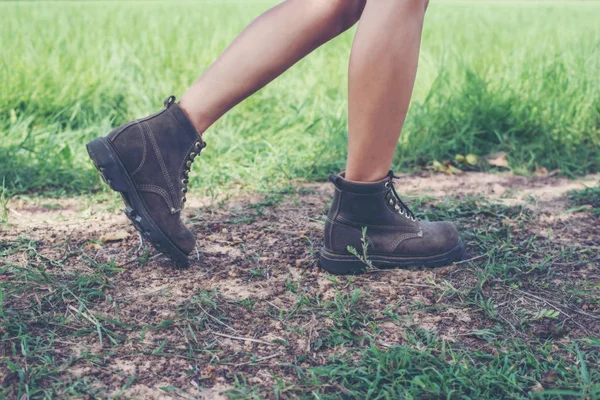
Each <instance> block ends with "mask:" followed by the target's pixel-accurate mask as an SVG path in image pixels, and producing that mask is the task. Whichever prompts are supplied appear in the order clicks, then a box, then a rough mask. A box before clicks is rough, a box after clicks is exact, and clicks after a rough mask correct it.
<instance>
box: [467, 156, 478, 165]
mask: <svg viewBox="0 0 600 400" xmlns="http://www.w3.org/2000/svg"><path fill="white" fill-rule="evenodd" d="M465 161H466V162H467V164H469V165H476V164H477V162H478V161H479V158H478V157H477V156H476V155H475V154H467V156H466V157H465Z"/></svg>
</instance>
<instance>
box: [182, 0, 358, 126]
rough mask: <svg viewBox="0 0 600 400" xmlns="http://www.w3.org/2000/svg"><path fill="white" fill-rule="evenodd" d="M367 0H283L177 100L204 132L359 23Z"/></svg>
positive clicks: (249, 27) (260, 18) (246, 31)
mask: <svg viewBox="0 0 600 400" xmlns="http://www.w3.org/2000/svg"><path fill="white" fill-rule="evenodd" d="M365 1H366V0H287V1H286V2H284V3H282V4H280V5H278V6H276V7H274V8H272V9H271V10H269V11H267V12H266V13H265V14H263V15H261V16H260V17H259V18H257V19H256V20H255V21H254V22H253V23H252V24H250V25H249V26H248V27H247V28H246V29H245V30H244V31H243V32H242V33H241V34H240V35H239V36H238V37H237V38H236V39H235V40H234V41H233V43H232V44H231V45H230V46H229V47H228V48H227V50H225V52H224V53H223V54H222V55H221V56H220V57H219V58H218V59H217V60H216V61H215V63H214V64H213V65H212V66H211V67H210V68H209V69H208V70H207V71H206V72H205V73H204V74H203V75H202V76H201V77H200V78H199V79H198V80H197V81H196V82H195V83H194V85H192V87H191V88H189V89H188V91H187V92H186V93H185V95H184V96H183V97H182V99H181V101H180V106H181V107H182V108H183V109H184V110H185V112H186V113H187V114H188V116H189V117H190V119H191V120H192V122H193V124H194V126H195V127H196V129H197V130H198V132H200V133H202V132H204V131H205V130H206V129H207V128H208V127H209V126H210V125H212V124H213V123H214V122H215V121H216V120H217V119H219V118H220V117H221V116H222V115H223V114H225V113H226V112H227V111H229V110H230V109H231V108H233V107H234V106H235V105H236V104H238V103H239V102H240V101H242V100H244V99H245V98H246V97H248V96H250V95H251V94H252V93H254V92H256V91H257V90H259V89H261V88H262V87H263V86H265V85H266V84H267V83H269V82H271V81H272V80H273V79H275V78H276V77H277V76H279V75H280V74H281V73H283V72H284V71H285V70H287V69H288V68H289V67H291V66H292V65H294V64H295V63H296V62H297V61H298V60H300V59H302V58H303V57H304V56H305V55H307V54H308V53H310V52H311V51H313V50H314V49H316V48H317V47H319V46H320V45H322V44H323V43H325V42H327V41H328V40H330V39H332V38H334V37H335V36H337V35H339V34H340V33H341V32H343V31H345V30H346V29H348V28H350V27H351V26H352V25H354V24H355V23H356V21H358V19H359V18H360V14H361V12H362V9H363V8H364V3H365Z"/></svg>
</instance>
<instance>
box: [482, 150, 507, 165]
mask: <svg viewBox="0 0 600 400" xmlns="http://www.w3.org/2000/svg"><path fill="white" fill-rule="evenodd" d="M486 159H487V162H488V164H490V165H493V166H494V167H504V168H506V167H508V159H507V158H506V153H505V152H503V151H501V152H499V153H494V154H490V155H489V156H487V157H486Z"/></svg>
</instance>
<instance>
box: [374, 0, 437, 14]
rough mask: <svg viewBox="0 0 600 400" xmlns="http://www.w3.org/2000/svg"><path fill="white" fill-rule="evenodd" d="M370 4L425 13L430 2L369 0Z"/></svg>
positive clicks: (417, 0)
mask: <svg viewBox="0 0 600 400" xmlns="http://www.w3.org/2000/svg"><path fill="white" fill-rule="evenodd" d="M367 2H370V3H379V4H380V5H381V6H382V7H384V8H388V7H390V6H391V7H395V8H401V9H403V10H409V11H414V12H417V13H424V12H425V11H426V10H427V7H428V6H429V0H367Z"/></svg>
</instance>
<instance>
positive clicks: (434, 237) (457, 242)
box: [321, 171, 465, 274]
mask: <svg viewBox="0 0 600 400" xmlns="http://www.w3.org/2000/svg"><path fill="white" fill-rule="evenodd" d="M393 176H394V175H393V173H392V171H390V172H389V174H388V175H387V176H386V177H385V179H383V180H381V181H379V182H373V183H357V182H350V181H347V180H346V179H344V174H343V173H341V174H339V175H334V174H332V175H330V176H329V179H330V180H331V181H332V182H333V184H334V185H335V193H334V195H333V203H332V205H331V209H330V210H329V214H328V215H327V221H326V222H325V246H324V247H323V249H322V250H321V267H322V268H324V269H325V270H327V271H329V272H331V273H334V274H356V273H360V272H364V271H365V270H366V269H367V267H368V264H369V263H371V264H372V266H374V267H379V268H393V267H400V268H414V267H422V266H423V267H436V266H442V265H447V264H450V263H452V262H454V261H456V260H458V259H460V258H461V257H462V255H463V253H464V250H465V246H464V244H463V241H462V240H461V239H460V237H459V235H458V231H457V230H456V227H455V226H454V225H453V224H452V223H450V222H427V221H419V220H418V219H417V218H415V216H414V214H413V213H412V211H411V210H410V209H409V208H408V207H407V206H406V205H405V204H404V203H403V202H402V200H400V197H399V196H398V194H397V193H396V190H395V189H394V186H393V182H392V178H393ZM365 228H366V232H365V236H366V237H365V239H366V241H365V243H366V247H367V257H366V259H365V258H364V254H363V250H364V247H363V242H362V241H361V239H362V238H363V229H365ZM349 246H351V247H353V248H354V249H355V250H356V251H357V252H358V256H360V257H361V258H363V259H362V260H361V259H360V258H359V257H357V255H355V254H352V253H350V250H349Z"/></svg>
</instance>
